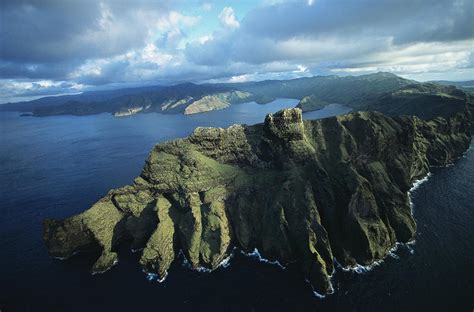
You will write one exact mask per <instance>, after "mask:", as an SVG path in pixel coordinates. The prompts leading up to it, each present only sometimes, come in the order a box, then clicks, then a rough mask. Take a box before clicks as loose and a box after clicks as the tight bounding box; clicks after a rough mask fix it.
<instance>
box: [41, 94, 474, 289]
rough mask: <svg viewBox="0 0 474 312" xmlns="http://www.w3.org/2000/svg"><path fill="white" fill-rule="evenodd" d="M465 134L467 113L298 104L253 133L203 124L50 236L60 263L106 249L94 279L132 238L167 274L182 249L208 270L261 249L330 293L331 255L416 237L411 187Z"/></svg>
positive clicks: (453, 155)
mask: <svg viewBox="0 0 474 312" xmlns="http://www.w3.org/2000/svg"><path fill="white" fill-rule="evenodd" d="M401 94H403V96H405V95H406V94H410V96H411V94H412V91H406V92H405V91H404V92H401ZM447 94H448V95H450V96H449V97H448V98H449V99H451V97H452V96H454V95H453V94H452V93H447ZM442 97H443V98H444V96H442ZM443 113H444V111H443ZM470 127H471V116H470V114H469V111H468V110H466V109H465V108H463V109H462V110H459V111H457V112H453V114H451V115H449V116H445V117H437V118H435V119H432V120H429V121H425V120H422V119H420V118H418V117H413V116H411V117H409V116H402V117H393V118H392V117H388V116H386V115H384V114H382V113H378V112H356V113H351V114H348V115H344V116H338V117H333V118H327V119H322V120H310V121H303V119H302V113H301V110H300V109H297V108H295V109H287V110H283V111H280V112H278V113H275V114H269V115H268V116H267V117H266V118H265V122H264V123H263V124H259V125H255V126H241V125H235V126H232V127H230V128H227V129H221V128H197V129H196V130H195V131H194V132H193V134H192V135H191V136H190V137H188V138H184V139H177V140H174V141H169V142H165V143H161V144H158V145H156V146H155V147H154V148H153V150H152V151H151V153H150V156H149V157H148V159H147V161H146V164H145V166H144V169H143V171H142V173H141V174H140V176H139V177H137V178H136V179H135V181H134V183H133V184H132V185H130V186H125V187H122V188H119V189H114V190H111V191H110V192H109V193H108V194H107V195H106V196H105V197H103V198H102V199H100V200H99V201H98V202H97V203H96V204H95V205H93V206H92V207H91V208H90V209H89V210H86V211H85V212H83V213H81V214H78V215H76V216H72V217H70V218H67V219H65V220H62V221H60V220H46V221H45V222H44V239H45V242H46V245H47V247H48V249H49V253H50V254H51V255H53V256H56V257H69V256H72V255H73V254H74V253H75V252H77V251H81V250H89V249H97V250H100V251H101V252H102V255H101V256H100V258H99V259H98V260H97V262H96V263H95V265H94V267H93V271H94V272H102V271H104V270H106V269H108V268H110V267H111V266H112V265H113V264H114V263H115V262H116V261H117V259H118V255H117V253H116V247H117V246H118V244H120V243H123V242H126V241H128V240H129V239H130V238H131V239H132V248H134V249H140V248H144V249H143V251H142V254H141V258H140V264H141V265H142V266H143V267H144V269H145V270H146V271H147V272H153V273H156V274H158V275H159V276H160V278H163V277H164V276H166V274H167V271H168V269H169V267H170V265H171V263H172V262H173V261H174V260H175V259H176V258H177V255H178V252H179V251H180V250H182V251H183V253H184V255H185V257H186V258H187V259H188V260H189V262H190V264H191V266H192V267H193V268H200V267H204V268H207V269H210V270H212V269H215V268H217V267H218V266H219V265H220V263H221V261H222V260H223V259H224V258H226V257H227V256H228V255H229V253H230V252H231V250H232V248H233V247H238V248H240V249H242V250H243V251H245V252H250V251H252V250H254V248H258V250H259V251H260V253H261V254H262V256H263V257H265V258H267V259H270V260H278V261H279V262H280V263H282V264H287V263H296V264H297V265H298V266H299V267H300V268H301V271H302V273H303V274H304V276H305V277H306V278H307V279H308V280H309V281H310V282H311V284H312V285H313V287H314V288H315V290H317V291H318V292H320V293H322V294H325V293H330V292H331V291H332V286H331V282H330V275H331V274H332V272H333V269H334V265H333V263H334V260H335V259H337V261H338V262H339V263H341V264H342V265H343V266H353V265H355V264H363V265H367V264H370V263H372V262H373V261H376V260H379V259H381V258H383V257H385V256H386V255H387V253H388V252H389V250H390V248H392V247H393V246H394V245H395V243H396V242H397V241H400V242H408V241H410V240H412V239H414V236H415V232H416V224H415V221H414V219H413V217H412V215H411V208H410V205H409V198H408V191H409V189H410V187H411V185H412V183H413V182H414V181H415V180H416V179H419V178H421V177H423V176H425V175H426V174H427V173H428V171H429V168H430V166H443V165H446V164H448V163H451V162H453V161H454V160H455V159H457V158H458V157H460V156H461V155H462V153H463V152H464V151H465V150H466V149H467V148H468V147H469V144H470V139H471V135H470Z"/></svg>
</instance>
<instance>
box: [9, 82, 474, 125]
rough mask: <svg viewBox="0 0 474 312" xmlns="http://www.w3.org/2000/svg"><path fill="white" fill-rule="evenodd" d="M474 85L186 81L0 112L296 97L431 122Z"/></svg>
mask: <svg viewBox="0 0 474 312" xmlns="http://www.w3.org/2000/svg"><path fill="white" fill-rule="evenodd" d="M473 85H474V81H466V82H448V81H437V82H428V83H422V82H417V81H414V80H409V79H405V78H401V77H399V76H396V75H394V74H391V73H375V74H369V75H361V76H345V77H339V76H315V77H310V78H298V79H291V80H266V81H259V82H244V83H219V84H193V83H184V84H178V85H174V86H154V87H141V88H129V89H117V90H111V91H94V92H85V93H83V94H77V95H65V96H55V97H45V98H41V99H37V100H34V101H29V102H20V103H8V104H4V105H0V111H19V112H24V113H29V114H31V115H33V116H51V115H91V114H99V113H111V114H114V116H117V117H123V116H128V115H132V114H137V113H149V112H159V113H183V114H196V113H203V112H207V111H212V110H218V109H224V108H226V107H228V106H230V105H236V104H240V103H244V102H251V101H255V102H257V103H260V104H265V103H268V102H271V101H273V100H274V99H276V98H294V99H299V100H301V101H300V103H299V104H298V106H299V107H300V108H302V109H303V111H311V110H317V109H321V108H322V107H324V106H325V105H327V104H330V103H339V104H344V105H347V106H349V107H351V108H353V109H354V110H378V111H382V112H384V113H387V114H394V115H395V114H396V115H399V114H407V115H418V116H420V117H423V118H432V117H434V116H438V115H443V114H451V113H452V112H455V111H459V110H460V109H462V108H463V107H464V106H466V103H467V105H469V107H470V108H471V110H472V107H473V106H472V104H471V103H472V102H473V100H472V99H474V89H473V90H470V86H473ZM446 104H448V105H446Z"/></svg>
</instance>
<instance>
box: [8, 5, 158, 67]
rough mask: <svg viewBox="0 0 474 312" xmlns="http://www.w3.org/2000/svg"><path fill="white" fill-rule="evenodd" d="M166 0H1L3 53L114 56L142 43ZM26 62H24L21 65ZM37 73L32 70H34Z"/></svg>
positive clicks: (33, 60)
mask: <svg viewBox="0 0 474 312" xmlns="http://www.w3.org/2000/svg"><path fill="white" fill-rule="evenodd" d="M166 7H167V4H166V2H165V1H161V2H151V1H150V2H149V1H134V2H133V8H132V7H131V4H130V2H127V1H105V2H99V1H48V0H46V1H24V0H23V1H22V0H20V1H2V2H0V11H1V27H0V38H1V39H0V40H1V43H0V44H1V49H0V59H1V60H2V61H3V62H10V63H23V64H25V63H26V64H38V63H44V64H51V63H57V62H66V61H68V62H70V61H77V60H80V61H84V60H86V59H90V58H99V57H107V56H113V55H117V54H120V53H124V52H126V51H127V50H129V49H132V48H135V47H137V46H140V45H143V41H144V38H145V37H146V35H147V23H148V22H152V21H147V20H146V17H148V16H149V15H150V12H154V13H157V14H159V13H160V12H167V8H166ZM20 66H21V65H20ZM33 75H34V74H32V76H33Z"/></svg>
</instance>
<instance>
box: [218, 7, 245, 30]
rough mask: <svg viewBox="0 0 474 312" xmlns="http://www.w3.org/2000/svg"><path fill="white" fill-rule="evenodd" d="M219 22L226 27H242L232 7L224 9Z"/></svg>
mask: <svg viewBox="0 0 474 312" xmlns="http://www.w3.org/2000/svg"><path fill="white" fill-rule="evenodd" d="M219 20H220V21H221V24H222V25H223V26H225V27H228V28H239V27H240V23H239V21H238V20H237V19H236V18H235V13H234V9H232V8H231V7H225V8H224V9H222V12H221V13H220V14H219Z"/></svg>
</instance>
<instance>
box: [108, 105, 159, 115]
mask: <svg viewBox="0 0 474 312" xmlns="http://www.w3.org/2000/svg"><path fill="white" fill-rule="evenodd" d="M149 108H150V105H147V106H145V107H143V106H138V107H130V108H127V109H123V110H120V111H118V112H115V113H113V114H112V115H113V116H114V117H126V116H130V115H135V114H137V113H139V112H141V111H144V110H147V109H149Z"/></svg>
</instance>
